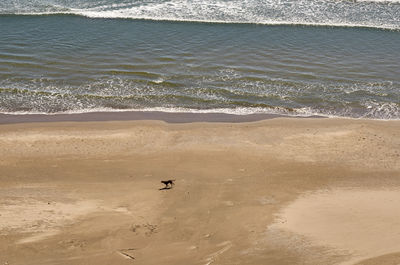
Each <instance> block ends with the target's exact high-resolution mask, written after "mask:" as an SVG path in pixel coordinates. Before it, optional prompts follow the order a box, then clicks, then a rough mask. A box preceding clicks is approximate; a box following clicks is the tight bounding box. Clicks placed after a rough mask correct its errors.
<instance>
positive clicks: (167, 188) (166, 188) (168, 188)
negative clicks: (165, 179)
mask: <svg viewBox="0 0 400 265" xmlns="http://www.w3.org/2000/svg"><path fill="white" fill-rule="evenodd" d="M170 189H172V187H164V188H161V189H158V190H170Z"/></svg>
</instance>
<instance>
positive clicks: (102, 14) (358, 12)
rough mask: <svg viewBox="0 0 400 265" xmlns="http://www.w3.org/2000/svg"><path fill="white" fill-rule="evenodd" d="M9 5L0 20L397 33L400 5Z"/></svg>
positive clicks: (368, 0) (301, 1)
mask: <svg viewBox="0 0 400 265" xmlns="http://www.w3.org/2000/svg"><path fill="white" fill-rule="evenodd" d="M13 3H14V4H13ZM13 3H4V2H3V3H0V14H3V15H6V14H8V15H10V14H13V15H51V14H66V15H78V16H85V17H89V18H124V19H146V20H163V21H184V22H207V23H251V24H253V23H254V24H268V25H311V26H340V27H369V28H382V29H391V30H399V29H400V21H399V20H398V15H399V14H400V0H356V1H353V0H346V1H334V0H298V1H289V0H282V1H277V0H233V1H224V0H206V1H203V0H176V1H163V0H158V1H156V0H145V1H140V2H133V3H132V2H131V1H125V0H99V1H94V2H92V1H90V2H89V3H88V2H86V1H83V0H71V1H64V0H54V1H52V3H53V4H49V3H48V1H45V0H35V1H31V0H30V1H28V0H21V1H19V2H17V3H19V4H15V3H16V2H13Z"/></svg>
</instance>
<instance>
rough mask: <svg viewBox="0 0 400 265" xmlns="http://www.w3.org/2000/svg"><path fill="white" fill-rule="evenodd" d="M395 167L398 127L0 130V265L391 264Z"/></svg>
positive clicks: (396, 243)
mask: <svg viewBox="0 0 400 265" xmlns="http://www.w3.org/2000/svg"><path fill="white" fill-rule="evenodd" d="M399 161H400V122H399V121H367V120H351V119H291V118H277V119H271V120H265V121H258V122H251V123H237V124H233V123H190V124H168V123H165V122H161V121H124V122H111V121H109V122H69V123H26V124H9V125H1V126H0V264H1V265H3V264H10V265H14V264H30V265H31V264H52V265H53V264H100V265H101V264H174V265H179V264H185V265H187V264H273V265H280V264H358V265H361V264H362V265H372V264H380V265H382V264H391V265H395V264H400V208H399V207H400V206H399V205H400V162H399ZM169 178H173V179H176V185H175V186H174V188H172V189H169V190H159V189H160V188H162V187H163V186H162V184H161V183H160V180H163V179H169Z"/></svg>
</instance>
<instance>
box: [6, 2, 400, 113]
mask: <svg viewBox="0 0 400 265" xmlns="http://www.w3.org/2000/svg"><path fill="white" fill-rule="evenodd" d="M126 110H135V111H165V112H200V113H214V112H216V113H233V114H252V113H271V114H284V115H291V116H308V115H320V116H326V117H352V118H368V119H400V0H392V1H378V0H377V1H360V0H241V1H239V0H229V1H228V0H202V1H200V0H176V1H175V0H2V1H1V2H0V113H12V114H19V113H26V114H29V113H46V114H54V113H80V112H96V111H126Z"/></svg>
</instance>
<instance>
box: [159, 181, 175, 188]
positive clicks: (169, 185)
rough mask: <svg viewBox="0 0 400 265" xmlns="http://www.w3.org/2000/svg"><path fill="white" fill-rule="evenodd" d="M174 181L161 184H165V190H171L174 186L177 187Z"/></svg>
mask: <svg viewBox="0 0 400 265" xmlns="http://www.w3.org/2000/svg"><path fill="white" fill-rule="evenodd" d="M174 181H175V180H174V179H169V180H161V183H162V184H165V187H164V189H170V188H172V186H173V185H175V183H174Z"/></svg>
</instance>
